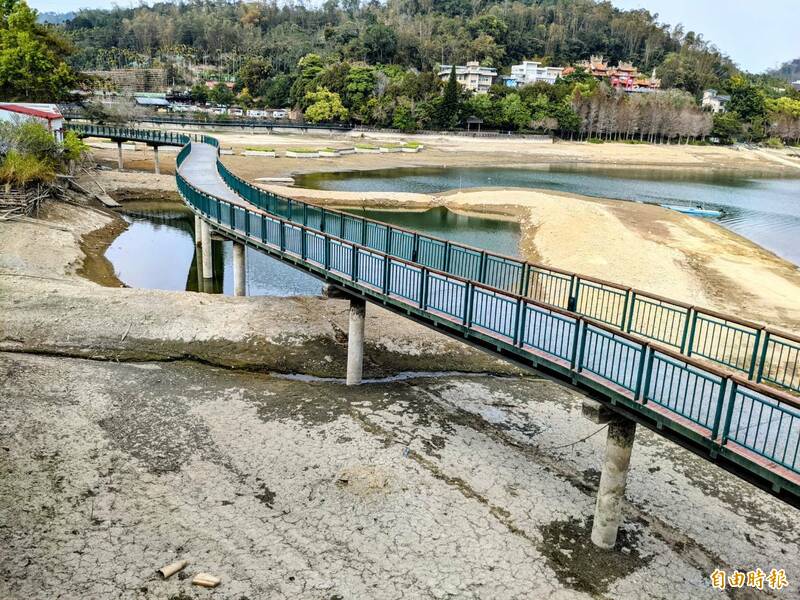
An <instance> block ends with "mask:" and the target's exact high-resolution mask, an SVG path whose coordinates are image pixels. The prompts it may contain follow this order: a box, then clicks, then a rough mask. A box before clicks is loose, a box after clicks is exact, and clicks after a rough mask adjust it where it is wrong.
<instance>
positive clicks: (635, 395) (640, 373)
mask: <svg viewBox="0 0 800 600" xmlns="http://www.w3.org/2000/svg"><path fill="white" fill-rule="evenodd" d="M652 352H653V349H652V348H650V344H648V343H647V342H645V343H643V344H642V353H641V355H640V356H639V369H638V370H637V373H636V387H635V388H634V390H633V399H634V400H637V399H638V398H639V395H640V394H641V392H642V377H643V376H644V365H645V361H646V360H647V357H648V356H649V355H650V354H651V353H652Z"/></svg>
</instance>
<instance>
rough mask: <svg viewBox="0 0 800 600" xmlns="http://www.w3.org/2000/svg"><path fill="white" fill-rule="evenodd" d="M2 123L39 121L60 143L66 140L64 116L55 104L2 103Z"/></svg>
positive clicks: (0, 107)
mask: <svg viewBox="0 0 800 600" xmlns="http://www.w3.org/2000/svg"><path fill="white" fill-rule="evenodd" d="M0 121H11V122H15V123H18V122H20V121H37V122H39V123H41V124H42V125H44V126H45V127H46V128H47V131H49V132H50V133H52V134H53V136H54V137H55V138H56V139H57V140H58V141H59V142H61V141H63V140H64V116H63V115H62V114H61V111H60V110H58V107H57V106H56V105H55V104H31V103H27V102H26V103H20V102H0Z"/></svg>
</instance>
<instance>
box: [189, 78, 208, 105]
mask: <svg viewBox="0 0 800 600" xmlns="http://www.w3.org/2000/svg"><path fill="white" fill-rule="evenodd" d="M189 97H190V98H191V99H192V102H197V103H198V104H205V103H206V102H208V88H207V87H206V86H205V84H202V83H196V84H194V85H193V86H192V89H191V90H190V91H189Z"/></svg>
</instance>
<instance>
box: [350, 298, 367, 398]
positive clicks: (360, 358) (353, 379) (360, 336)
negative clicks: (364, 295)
mask: <svg viewBox="0 0 800 600" xmlns="http://www.w3.org/2000/svg"><path fill="white" fill-rule="evenodd" d="M366 313H367V303H366V302H365V301H364V300H362V299H360V298H352V299H351V300H350V331H349V333H348V336H347V385H358V384H359V383H361V377H362V375H363V374H364V318H365V316H366Z"/></svg>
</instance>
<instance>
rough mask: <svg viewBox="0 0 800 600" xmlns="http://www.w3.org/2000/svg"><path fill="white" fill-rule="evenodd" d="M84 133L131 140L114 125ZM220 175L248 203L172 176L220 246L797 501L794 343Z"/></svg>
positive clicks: (799, 404)
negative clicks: (471, 347) (603, 403)
mask: <svg viewBox="0 0 800 600" xmlns="http://www.w3.org/2000/svg"><path fill="white" fill-rule="evenodd" d="M125 131H127V134H128V135H130V137H129V138H127V139H135V140H141V141H150V140H153V139H154V138H153V137H152V136H153V135H154V134H153V132H146V133H141V130H125ZM84 132H85V134H87V135H100V133H102V135H104V136H105V137H112V138H114V139H119V138H121V137H122V135H121V132H120V130H118V129H116V130H115V131H114V132H108V131H103V132H97V130H88V129H86V130H84ZM90 132H91V133H90ZM112 133H113V135H112ZM157 133H158V134H161V135H165V136H174V135H176V134H164V133H163V132H157ZM177 135H181V134H177ZM161 139H162V140H175V138H174V137H164V138H161ZM184 140H185V144H186V145H185V146H184V147H183V148H182V149H181V151H180V153H179V154H178V157H177V163H178V166H179V167H180V166H181V165H182V164H183V163H184V162H185V161H186V160H187V158H188V157H189V156H190V155H191V152H192V143H191V142H192V141H196V142H200V143H207V144H211V145H213V146H217V147H218V143H217V141H216V140H215V139H214V138H211V137H209V136H184ZM155 141H156V142H158V141H159V139H155ZM177 141H178V142H179V141H181V140H177ZM164 143H167V141H165V142H164ZM217 169H218V172H219V175H220V176H221V178H222V179H223V180H224V181H225V183H226V184H227V185H228V186H229V187H230V188H231V190H232V191H233V192H235V193H236V195H237V196H238V197H240V198H242V199H243V200H246V201H247V202H230V201H227V200H224V199H222V198H218V197H215V196H212V195H210V194H208V193H207V192H205V191H203V190H202V189H199V188H198V187H196V186H194V185H192V183H191V182H189V181H187V180H186V179H185V178H184V176H183V175H182V174H181V173H180V171H179V172H178V173H177V174H176V179H177V184H178V189H179V191H180V193H181V195H182V196H183V198H184V199H185V201H186V202H187V203H188V204H189V205H190V206H191V207H192V208H193V209H194V210H195V211H196V212H197V213H198V214H200V215H201V216H202V217H203V218H204V219H206V220H207V221H209V222H210V223H211V224H212V226H214V227H215V228H217V229H218V230H220V231H221V232H224V233H225V234H226V235H227V236H229V237H231V238H233V239H238V240H239V241H241V242H244V243H246V244H249V245H251V246H254V247H256V248H258V249H260V250H262V251H264V252H266V253H268V254H270V255H272V256H275V257H277V258H279V259H281V260H283V261H285V262H288V263H290V264H292V265H293V266H295V267H297V268H299V269H302V270H305V271H307V272H309V273H311V274H313V275H315V276H317V277H319V278H321V279H323V280H326V281H329V282H331V283H334V284H336V285H339V286H341V287H343V288H345V289H347V290H349V291H351V292H352V293H354V294H358V295H361V296H363V297H366V298H368V299H370V300H372V301H374V302H377V303H379V304H383V305H384V306H387V307H389V308H391V309H392V310H395V311H396V312H400V313H402V314H405V315H406V316H408V317H410V318H412V319H414V320H417V321H419V322H422V323H425V324H427V325H429V326H433V327H436V328H438V329H440V330H442V331H444V332H447V333H449V334H450V335H454V336H457V337H461V338H462V339H466V340H467V341H470V342H472V343H475V344H477V345H479V346H481V347H484V348H486V349H488V350H490V351H492V352H495V353H496V354H499V355H501V356H504V357H507V358H509V359H513V360H515V361H517V362H519V363H522V364H526V365H529V366H532V367H534V368H537V369H539V370H540V371H542V372H545V373H548V374H551V375H552V376H554V377H557V378H560V379H564V380H568V381H570V382H571V383H572V384H574V385H577V386H579V387H582V388H584V389H587V390H591V391H593V392H594V393H596V394H599V395H601V396H603V397H605V398H607V399H608V400H609V401H610V402H611V403H612V404H614V405H616V406H617V407H618V408H622V409H624V410H626V411H627V412H628V413H629V414H631V415H634V416H635V418H637V419H639V420H641V421H642V422H646V423H649V424H650V425H651V426H653V427H654V428H655V429H657V430H659V431H662V432H663V434H664V435H668V436H669V437H671V438H672V439H675V440H676V441H679V442H680V443H682V444H684V445H688V446H691V447H694V448H698V447H700V448H704V449H705V450H704V452H705V453H706V454H705V455H706V456H707V457H710V458H711V459H714V460H718V459H719V458H720V457H721V458H724V459H725V461H727V464H729V465H731V464H732V465H738V466H739V467H741V468H742V469H743V470H744V471H745V472H746V473H749V474H750V475H749V476H750V477H751V478H752V477H753V476H755V477H756V478H757V479H758V480H759V481H762V482H763V481H766V482H769V485H770V486H771V487H772V491H773V492H774V493H778V494H779V495H780V494H788V496H790V497H791V498H793V499H794V503H797V502H798V500H800V401H799V400H798V398H797V397H796V396H793V395H791V394H789V393H788V392H789V391H793V392H798V391H800V380H799V379H800V373H798V371H800V369H799V368H798V362H800V361H799V360H798V354H800V339H798V338H797V337H795V336H792V335H789V334H786V333H782V332H779V331H776V330H773V329H771V328H768V327H765V326H762V325H758V324H756V323H751V322H748V321H745V320H742V319H737V318H733V317H730V316H727V315H723V314H720V313H716V312H714V311H710V310H706V309H701V308H697V307H694V306H690V305H687V304H684V303H681V302H677V301H674V300H670V299H668V298H662V297H659V296H656V295H654V294H648V293H646V292H643V291H640V290H634V289H630V288H626V287H624V286H619V285H617V284H614V283H612V282H607V281H603V280H600V279H597V278H592V277H586V276H583V275H579V274H575V273H570V272H567V271H562V270H559V269H555V268H551V267H546V266H543V265H538V264H535V263H528V262H524V261H520V260H517V259H514V258H511V257H506V256H502V255H499V254H494V253H490V252H486V251H485V250H481V249H478V248H472V247H469V246H466V245H463V244H456V243H453V242H450V241H448V240H441V239H438V238H435V237H433V236H428V235H424V234H420V233H418V232H414V231H409V230H405V229H402V228H398V227H394V226H390V225H388V224H385V223H380V222H378V221H374V220H370V219H366V218H363V217H358V216H354V215H350V214H348V213H345V212H341V211H336V210H331V209H326V208H322V207H319V206H316V205H313V204H309V203H305V202H301V201H298V200H293V199H291V198H286V197H283V196H280V195H277V194H272V193H270V192H268V191H266V190H262V189H260V188H257V187H255V186H252V185H250V184H248V183H247V182H245V181H244V180H242V179H241V178H239V177H238V176H236V175H234V174H233V173H231V172H230V171H229V170H228V168H227V167H226V166H225V165H224V164H223V163H222V162H221V161H219V160H217ZM761 382H764V383H768V384H770V385H764V384H763V383H761ZM779 387H781V388H784V390H785V391H782V390H781V389H778V388H779ZM667 432H671V433H667Z"/></svg>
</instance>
